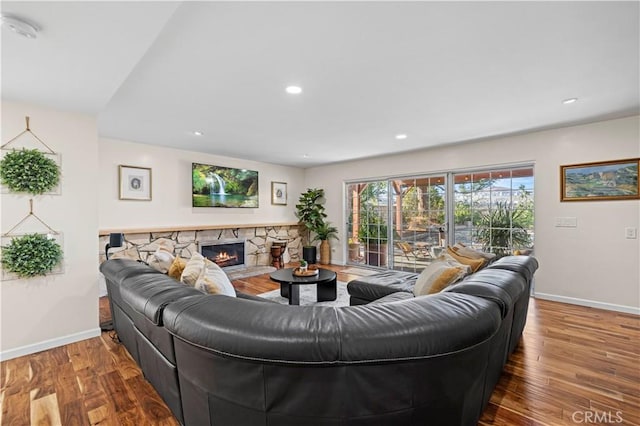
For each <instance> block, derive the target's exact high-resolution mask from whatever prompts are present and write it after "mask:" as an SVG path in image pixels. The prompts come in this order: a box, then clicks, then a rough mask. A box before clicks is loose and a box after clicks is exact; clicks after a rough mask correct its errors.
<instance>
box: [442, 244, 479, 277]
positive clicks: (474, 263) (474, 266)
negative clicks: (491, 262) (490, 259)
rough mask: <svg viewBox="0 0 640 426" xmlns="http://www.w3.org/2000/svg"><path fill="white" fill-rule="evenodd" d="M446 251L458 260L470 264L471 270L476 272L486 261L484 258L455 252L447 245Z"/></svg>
mask: <svg viewBox="0 0 640 426" xmlns="http://www.w3.org/2000/svg"><path fill="white" fill-rule="evenodd" d="M447 253H448V254H449V255H451V256H453V258H454V259H455V260H457V261H458V262H460V263H462V264H464V265H469V266H471V271H472V272H478V271H479V270H480V269H481V268H482V267H484V266H485V265H486V263H487V261H486V260H485V259H472V258H470V257H467V256H463V255H461V254H458V253H456V252H455V251H454V250H453V249H452V248H451V247H447Z"/></svg>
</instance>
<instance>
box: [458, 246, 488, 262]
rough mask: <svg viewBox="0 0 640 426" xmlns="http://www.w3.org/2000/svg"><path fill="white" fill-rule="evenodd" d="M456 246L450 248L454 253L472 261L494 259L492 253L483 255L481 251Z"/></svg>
mask: <svg viewBox="0 0 640 426" xmlns="http://www.w3.org/2000/svg"><path fill="white" fill-rule="evenodd" d="M456 246H457V244H456V245H455V246H453V247H452V249H453V251H455V252H456V253H458V254H461V255H462V256H466V257H470V258H472V259H484V260H491V259H493V258H494V257H496V255H495V254H493V253H485V252H483V251H480V250H474V249H472V248H471V247H466V246H458V247H456Z"/></svg>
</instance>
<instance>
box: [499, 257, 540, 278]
mask: <svg viewBox="0 0 640 426" xmlns="http://www.w3.org/2000/svg"><path fill="white" fill-rule="evenodd" d="M487 269H506V270H509V271H514V272H518V273H519V274H521V275H522V276H523V277H524V279H526V280H527V282H531V279H532V278H533V274H534V273H535V272H536V269H538V261H537V260H536V258H535V257H532V256H505V257H502V258H500V259H498V260H496V261H495V262H493V263H492V264H491V265H489V266H487Z"/></svg>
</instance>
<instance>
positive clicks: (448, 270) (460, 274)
mask: <svg viewBox="0 0 640 426" xmlns="http://www.w3.org/2000/svg"><path fill="white" fill-rule="evenodd" d="M465 275H466V268H465V267H463V266H451V265H449V263H448V262H446V261H435V262H432V263H431V264H430V265H429V266H427V267H426V268H424V270H423V271H422V272H421V273H420V275H419V276H418V279H417V280H416V285H415V286H414V288H413V294H414V295H415V296H424V295H425V294H434V293H438V292H440V291H442V290H444V289H445V288H446V287H448V286H450V285H451V284H453V283H455V282H457V281H459V280H461V279H462V278H464V276H465Z"/></svg>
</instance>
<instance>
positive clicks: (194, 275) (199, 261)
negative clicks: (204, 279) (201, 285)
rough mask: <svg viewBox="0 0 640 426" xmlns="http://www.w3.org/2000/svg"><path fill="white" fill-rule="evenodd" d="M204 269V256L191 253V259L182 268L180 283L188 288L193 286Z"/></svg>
mask: <svg viewBox="0 0 640 426" xmlns="http://www.w3.org/2000/svg"><path fill="white" fill-rule="evenodd" d="M203 269H204V256H202V255H201V254H200V253H193V255H192V256H191V259H189V261H188V262H187V266H185V267H184V271H182V275H180V281H182V283H183V284H186V285H188V286H191V287H193V286H195V285H196V281H198V277H199V276H200V274H201V273H202V270H203Z"/></svg>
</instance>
